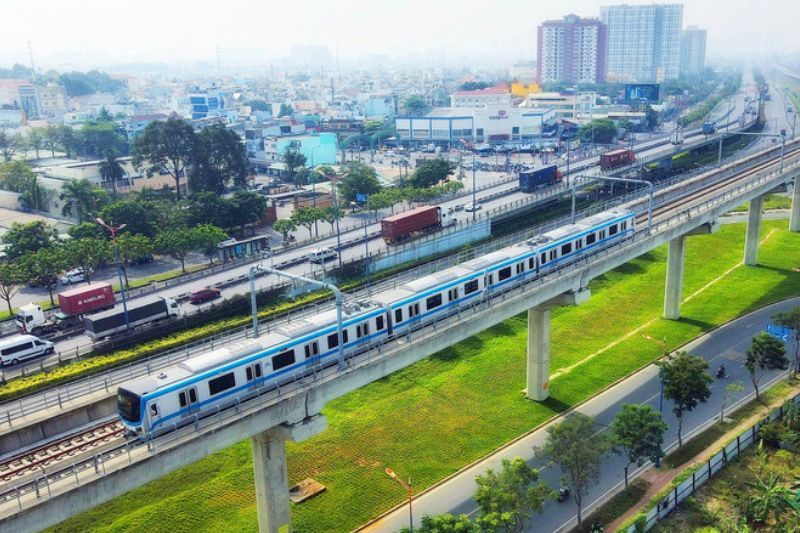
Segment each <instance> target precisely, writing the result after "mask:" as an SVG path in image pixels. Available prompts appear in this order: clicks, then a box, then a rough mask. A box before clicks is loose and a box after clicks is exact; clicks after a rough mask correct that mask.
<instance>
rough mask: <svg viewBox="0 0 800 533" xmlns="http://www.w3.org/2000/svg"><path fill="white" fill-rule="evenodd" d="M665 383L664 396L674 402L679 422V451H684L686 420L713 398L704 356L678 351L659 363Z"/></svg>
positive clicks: (674, 409) (710, 379)
mask: <svg viewBox="0 0 800 533" xmlns="http://www.w3.org/2000/svg"><path fill="white" fill-rule="evenodd" d="M658 365H659V366H660V367H661V370H660V376H661V381H662V382H663V384H664V397H665V398H667V399H669V400H672V402H673V403H674V406H673V408H672V412H673V413H675V417H676V418H677V419H678V448H679V449H680V448H683V435H682V430H683V417H684V415H685V414H686V413H688V412H691V411H693V410H694V408H695V407H697V405H698V404H700V403H706V401H707V400H708V398H709V397H710V396H711V388H710V384H711V382H712V381H713V379H712V378H711V376H709V375H708V372H706V370H708V362H707V361H706V360H705V359H703V358H702V357H697V356H695V355H691V354H688V353H686V352H678V353H677V354H675V356H673V357H670V358H668V359H666V360H665V361H662V362H660V363H659V364H658Z"/></svg>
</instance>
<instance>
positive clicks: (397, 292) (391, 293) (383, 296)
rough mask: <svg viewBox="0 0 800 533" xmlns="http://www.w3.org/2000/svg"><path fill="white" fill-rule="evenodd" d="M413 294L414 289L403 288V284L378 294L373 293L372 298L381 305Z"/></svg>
mask: <svg viewBox="0 0 800 533" xmlns="http://www.w3.org/2000/svg"><path fill="white" fill-rule="evenodd" d="M414 294H416V293H415V292H414V291H412V290H409V289H407V288H405V285H403V286H401V287H396V288H394V289H388V290H385V291H383V292H380V293H378V294H374V295H373V296H372V299H373V300H375V301H376V302H379V303H381V304H383V305H389V304H392V303H394V302H396V301H398V300H402V299H404V298H408V297H409V296H414Z"/></svg>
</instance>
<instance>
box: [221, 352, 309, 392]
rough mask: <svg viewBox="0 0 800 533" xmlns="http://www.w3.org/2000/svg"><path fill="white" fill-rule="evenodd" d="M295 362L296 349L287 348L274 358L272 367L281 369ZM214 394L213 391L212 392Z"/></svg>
mask: <svg viewBox="0 0 800 533" xmlns="http://www.w3.org/2000/svg"><path fill="white" fill-rule="evenodd" d="M293 363H294V350H286V351H285V352H281V353H279V354H278V355H276V356H275V357H273V358H272V369H273V370H280V369H281V368H284V367H287V366H289V365H291V364H293ZM212 394H213V393H212Z"/></svg>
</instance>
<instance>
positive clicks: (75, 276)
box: [58, 268, 86, 285]
mask: <svg viewBox="0 0 800 533" xmlns="http://www.w3.org/2000/svg"><path fill="white" fill-rule="evenodd" d="M58 281H59V282H61V284H62V285H72V284H73V283H80V282H82V281H86V272H84V271H83V269H82V268H76V269H74V270H70V271H69V272H66V273H65V274H64V275H63V276H61V278H59V280H58Z"/></svg>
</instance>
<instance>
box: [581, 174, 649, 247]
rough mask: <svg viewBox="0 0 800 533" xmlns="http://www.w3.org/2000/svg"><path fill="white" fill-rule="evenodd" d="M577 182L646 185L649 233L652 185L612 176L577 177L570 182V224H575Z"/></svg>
mask: <svg viewBox="0 0 800 533" xmlns="http://www.w3.org/2000/svg"><path fill="white" fill-rule="evenodd" d="M578 180H584V181H593V180H604V181H610V182H612V183H614V182H623V183H638V184H640V185H646V186H647V188H648V197H647V233H650V232H651V231H652V228H653V200H654V196H655V187H654V186H653V184H652V183H650V182H649V181H647V180H639V179H633V178H616V177H612V176H586V175H578V176H575V178H574V179H573V180H572V210H571V215H570V220H571V221H572V223H573V224H574V223H575V216H576V214H575V196H576V194H577V189H578Z"/></svg>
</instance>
